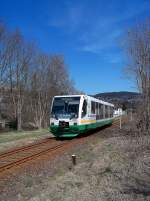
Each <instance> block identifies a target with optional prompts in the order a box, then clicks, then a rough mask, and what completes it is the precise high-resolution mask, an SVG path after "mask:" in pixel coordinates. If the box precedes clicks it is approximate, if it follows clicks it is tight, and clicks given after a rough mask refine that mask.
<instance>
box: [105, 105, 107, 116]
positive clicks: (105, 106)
mask: <svg viewBox="0 0 150 201" xmlns="http://www.w3.org/2000/svg"><path fill="white" fill-rule="evenodd" d="M105 118H108V106H107V105H105Z"/></svg>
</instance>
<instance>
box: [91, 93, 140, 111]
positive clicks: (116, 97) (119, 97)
mask: <svg viewBox="0 0 150 201" xmlns="http://www.w3.org/2000/svg"><path fill="white" fill-rule="evenodd" d="M94 97H95V98H98V99H101V100H104V101H107V102H111V103H113V104H115V106H116V107H122V108H123V109H126V108H127V109H128V108H135V105H137V104H138V103H139V101H140V97H141V95H140V93H136V92H128V91H120V92H106V93H98V94H95V95H94Z"/></svg>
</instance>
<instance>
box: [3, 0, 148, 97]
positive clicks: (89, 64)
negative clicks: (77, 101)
mask: <svg viewBox="0 0 150 201" xmlns="http://www.w3.org/2000/svg"><path fill="white" fill-rule="evenodd" d="M149 17H150V0H132V1H131V0H127V1H126V0H105V1H104V0H57V1H56V0H43V1H42V0H0V18H1V19H2V20H3V21H4V22H6V24H7V25H8V27H10V28H11V29H14V28H16V27H17V28H19V29H20V30H21V31H22V33H23V35H24V36H25V38H27V39H30V40H36V41H37V44H38V45H39V47H40V48H41V49H42V50H44V51H46V52H48V53H51V54H53V53H58V54H63V55H64V57H65V61H66V64H67V66H68V69H69V72H70V75H71V78H72V79H73V80H74V82H75V85H76V87H77V88H78V89H79V90H82V91H84V92H86V93H87V94H95V93H99V92H109V91H126V90H128V91H135V90H136V88H135V87H134V83H133V82H132V81H128V80H126V79H124V76H123V73H122V68H123V67H124V66H126V65H127V59H126V57H125V55H124V50H123V47H122V41H123V40H124V35H125V33H126V31H127V30H128V29H129V28H130V27H132V26H133V25H134V24H136V23H138V21H142V20H144V19H147V18H149Z"/></svg>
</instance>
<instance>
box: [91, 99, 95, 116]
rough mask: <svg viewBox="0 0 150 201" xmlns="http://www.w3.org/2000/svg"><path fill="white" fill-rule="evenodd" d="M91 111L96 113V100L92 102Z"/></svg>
mask: <svg viewBox="0 0 150 201" xmlns="http://www.w3.org/2000/svg"><path fill="white" fill-rule="evenodd" d="M91 113H92V114H95V102H93V101H92V102H91Z"/></svg>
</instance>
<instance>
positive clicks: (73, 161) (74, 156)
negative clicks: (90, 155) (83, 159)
mask: <svg viewBox="0 0 150 201" xmlns="http://www.w3.org/2000/svg"><path fill="white" fill-rule="evenodd" d="M72 163H73V165H76V155H75V154H73V155H72Z"/></svg>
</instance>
